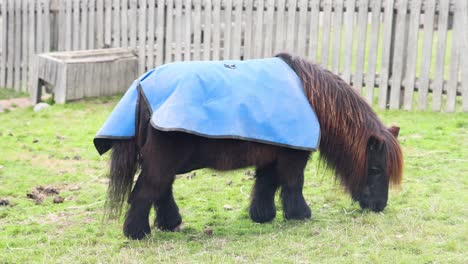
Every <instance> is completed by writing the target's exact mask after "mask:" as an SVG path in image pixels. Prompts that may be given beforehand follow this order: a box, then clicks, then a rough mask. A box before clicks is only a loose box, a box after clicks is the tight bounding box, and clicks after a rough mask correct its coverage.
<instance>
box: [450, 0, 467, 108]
mask: <svg viewBox="0 0 468 264" xmlns="http://www.w3.org/2000/svg"><path fill="white" fill-rule="evenodd" d="M456 5H457V7H460V8H459V9H460V10H459V11H458V12H459V13H457V15H459V16H461V17H460V18H459V19H461V21H460V23H461V26H460V27H461V29H462V30H463V31H462V32H461V36H464V38H463V39H462V41H461V45H462V50H461V58H460V64H461V65H460V67H461V70H460V73H461V81H462V83H461V85H462V111H463V112H468V3H467V2H466V1H464V0H457V2H456ZM452 45H453V43H452Z"/></svg>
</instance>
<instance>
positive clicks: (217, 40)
mask: <svg viewBox="0 0 468 264" xmlns="http://www.w3.org/2000/svg"><path fill="white" fill-rule="evenodd" d="M220 16H221V3H220V1H214V2H213V60H219V59H220V48H219V47H220V45H221V29H220V26H221V22H220Z"/></svg>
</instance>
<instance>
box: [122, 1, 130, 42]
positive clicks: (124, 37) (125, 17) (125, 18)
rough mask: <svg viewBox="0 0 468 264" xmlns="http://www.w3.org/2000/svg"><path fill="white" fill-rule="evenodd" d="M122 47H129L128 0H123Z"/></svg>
mask: <svg viewBox="0 0 468 264" xmlns="http://www.w3.org/2000/svg"><path fill="white" fill-rule="evenodd" d="M121 1H122V3H121V6H120V8H121V13H120V19H121V26H122V28H121V45H120V46H121V47H123V48H127V47H128V0H121ZM132 19H133V18H132Z"/></svg>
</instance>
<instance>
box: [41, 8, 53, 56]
mask: <svg viewBox="0 0 468 264" xmlns="http://www.w3.org/2000/svg"><path fill="white" fill-rule="evenodd" d="M43 8H44V22H43V23H44V32H43V34H44V45H43V47H42V52H49V51H50V26H51V23H50V0H44V5H43Z"/></svg>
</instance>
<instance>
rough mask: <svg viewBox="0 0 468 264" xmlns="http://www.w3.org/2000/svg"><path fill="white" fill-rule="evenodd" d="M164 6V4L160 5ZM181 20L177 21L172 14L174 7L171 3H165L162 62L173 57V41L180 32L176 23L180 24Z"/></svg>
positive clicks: (170, 60)
mask: <svg viewBox="0 0 468 264" xmlns="http://www.w3.org/2000/svg"><path fill="white" fill-rule="evenodd" d="M162 6H164V5H162ZM180 23H181V21H177V20H176V18H175V16H174V8H173V5H172V4H169V3H168V5H167V12H166V24H165V30H166V32H165V34H164V35H165V38H166V40H165V46H164V45H162V46H161V47H163V46H164V50H163V52H164V62H172V61H173V60H174V59H173V58H174V41H175V39H176V35H180V34H182V32H183V31H182V30H180V31H179V30H177V27H176V25H177V24H180Z"/></svg>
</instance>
